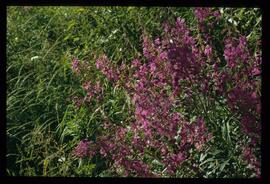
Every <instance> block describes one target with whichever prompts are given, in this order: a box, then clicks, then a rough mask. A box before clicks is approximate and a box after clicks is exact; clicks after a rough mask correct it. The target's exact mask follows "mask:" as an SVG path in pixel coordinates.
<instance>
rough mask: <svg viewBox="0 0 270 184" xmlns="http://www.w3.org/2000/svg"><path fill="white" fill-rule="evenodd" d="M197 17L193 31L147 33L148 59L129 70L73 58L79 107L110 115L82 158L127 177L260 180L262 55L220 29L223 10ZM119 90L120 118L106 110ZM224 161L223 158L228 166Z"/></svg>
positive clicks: (104, 60) (179, 23)
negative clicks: (250, 175)
mask: <svg viewBox="0 0 270 184" xmlns="http://www.w3.org/2000/svg"><path fill="white" fill-rule="evenodd" d="M194 15H195V17H196V18H197V23H198V26H197V29H195V30H191V29H190V28H188V26H187V25H186V22H185V20H184V19H181V18H177V20H176V22H175V26H172V25H170V24H169V23H168V22H166V21H165V22H163V29H164V32H163V33H162V35H161V36H156V37H155V38H154V39H151V38H150V35H148V34H147V32H146V31H144V32H143V36H142V38H143V56H142V57H139V58H135V59H133V60H132V61H131V62H130V63H124V62H122V63H117V64H116V63H113V62H112V61H111V60H110V59H109V58H108V57H107V56H106V55H104V54H103V55H101V56H100V57H95V58H94V60H96V62H95V64H94V63H88V62H85V61H84V62H79V61H78V60H77V59H74V60H73V63H72V68H73V71H74V72H75V73H76V74H77V75H78V76H79V77H82V78H83V82H84V83H83V88H84V90H85V92H86V95H85V96H84V97H77V98H76V99H74V100H75V103H76V104H77V106H78V107H80V106H81V105H82V104H85V105H87V106H88V107H89V109H90V111H91V109H92V108H91V106H93V105H98V106H100V107H104V111H102V110H100V112H101V113H102V116H101V118H100V119H99V122H100V127H99V128H97V131H96V133H95V136H93V138H92V139H91V140H84V141H83V142H80V143H79V144H78V146H77V148H76V150H75V155H77V156H80V157H90V158H92V157H95V156H97V155H100V156H102V157H103V158H104V159H105V160H106V164H107V168H108V169H109V170H110V172H112V175H119V176H140V177H159V176H175V177H178V176H182V177H200V176H204V177H217V176H224V177H239V176H240V177H243V176H244V175H243V173H241V169H239V167H240V168H241V167H244V165H245V164H249V166H250V168H251V170H254V171H255V172H256V176H257V177H259V176H260V161H259V160H260V156H259V154H260V149H259V147H260V145H259V143H260V107H261V104H260V95H261V94H260V77H259V76H260V71H261V69H260V65H261V53H260V49H257V50H255V51H254V50H251V49H250V48H249V47H248V41H247V38H246V37H245V36H243V35H240V34H238V33H237V32H232V30H231V29H230V27H229V26H228V27H226V26H224V24H220V22H222V21H224V20H223V19H224V17H223V15H222V14H221V13H220V11H219V10H213V9H211V8H195V9H194ZM213 28H215V29H213ZM220 32H221V33H222V35H221V36H219V37H216V36H217V35H218V34H219V33H220ZM221 38H222V39H221ZM152 40H153V41H152ZM95 68H96V69H98V70H99V71H100V72H101V73H102V74H103V76H104V77H105V78H100V75H99V74H97V73H95V72H92V71H94V70H96V69H95ZM112 89H113V90H114V91H116V93H119V94H124V95H119V96H123V97H125V98H120V99H119V98H118V99H117V100H116V102H115V103H116V104H117V105H116V106H118V107H119V106H121V104H122V106H123V109H125V108H126V104H129V105H128V108H127V109H126V111H125V113H123V112H124V111H121V112H119V113H118V114H120V117H118V118H111V116H112V114H107V113H108V111H106V106H107V105H108V100H109V99H110V95H109V94H108V93H107V91H110V90H112ZM220 109H222V110H220ZM225 111H226V113H225V114H224V112H225ZM114 115H116V113H115V114H114ZM112 119H113V121H112ZM115 119H119V121H118V122H117V121H115ZM230 121H233V123H231V122H230ZM221 122H222V123H223V124H224V125H223V124H222V123H221ZM230 123H231V126H232V128H233V129H234V132H233V133H232V132H230ZM239 137H242V138H243V139H239ZM243 140H244V141H243ZM85 145H86V146H85ZM222 146H223V147H224V146H225V147H226V149H225V150H222ZM207 152H210V154H207ZM218 153H221V154H222V155H223V156H224V155H225V158H223V160H222V161H223V162H222V163H220V164H217V163H215V162H217V160H218V159H215V157H216V158H218V157H219V156H218ZM211 154H212V158H211V157H210V158H209V157H208V158H207V159H204V158H206V155H211ZM226 155H227V156H226ZM220 160H221V159H219V161H220ZM213 161H214V162H213ZM235 163H237V165H238V166H235ZM205 165H207V166H208V167H207V168H205ZM225 167H226V168H225ZM229 168H230V169H229ZM207 170H210V172H207ZM251 170H249V171H245V172H250V171H251ZM230 173H234V174H232V175H230Z"/></svg>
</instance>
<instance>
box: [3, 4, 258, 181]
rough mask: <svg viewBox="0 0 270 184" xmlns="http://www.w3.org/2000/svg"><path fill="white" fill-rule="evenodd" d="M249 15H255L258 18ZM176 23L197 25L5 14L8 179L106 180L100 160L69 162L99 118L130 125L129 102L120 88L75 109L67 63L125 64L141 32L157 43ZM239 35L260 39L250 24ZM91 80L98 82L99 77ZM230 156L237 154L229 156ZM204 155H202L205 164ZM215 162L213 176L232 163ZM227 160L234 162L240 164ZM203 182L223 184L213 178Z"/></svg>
mask: <svg viewBox="0 0 270 184" xmlns="http://www.w3.org/2000/svg"><path fill="white" fill-rule="evenodd" d="M250 12H251V13H253V12H255V14H256V15H257V14H258V11H250ZM225 13H226V11H225ZM237 13H238V14H239V17H240V18H241V17H245V16H244V15H242V14H243V11H238V12H237V11H235V12H234V14H237ZM234 14H230V13H228V14H227V16H232V15H234ZM238 14H237V15H238ZM178 16H181V17H183V18H185V19H186V22H188V24H190V25H192V24H195V20H194V17H193V16H192V9H190V8H139V7H126V8H125V7H32V8H30V9H25V8H24V7H8V9H7V70H6V72H7V173H8V175H22V176H37V175H38V176H98V175H100V176H109V175H110V173H109V171H106V166H105V164H104V163H103V161H102V159H101V158H94V159H92V160H89V159H88V160H87V159H86V160H80V159H78V158H75V157H74V156H73V155H72V151H73V149H74V147H75V145H76V144H77V142H78V141H79V140H81V139H84V138H86V137H87V136H94V137H95V134H96V133H98V126H99V124H100V123H101V122H102V120H103V119H104V118H109V119H110V120H112V121H113V122H115V123H117V122H121V121H123V120H124V119H125V118H129V117H128V112H127V109H129V108H128V107H130V101H129V100H128V98H127V97H126V94H125V93H123V91H122V90H121V89H111V87H110V85H107V87H106V96H105V99H104V101H105V102H106V103H104V104H103V106H98V105H97V104H93V106H92V107H91V108H87V107H85V106H83V107H82V108H80V109H77V108H76V107H75V106H74V104H72V102H70V100H69V97H70V96H71V95H72V94H82V93H83V92H82V89H81V86H80V81H79V79H78V78H76V77H75V76H74V75H73V74H72V71H71V69H70V66H71V60H72V58H73V57H78V58H79V59H80V60H86V61H88V62H90V63H93V62H94V61H93V59H92V56H93V54H97V55H98V54H101V53H105V54H106V55H107V56H108V57H110V59H112V60H113V61H114V62H117V63H121V62H127V63H128V62H130V61H131V60H132V59H133V58H134V57H135V56H138V55H140V54H141V53H142V45H141V42H142V38H141V34H142V32H143V31H144V30H146V31H147V32H148V33H149V34H151V35H152V36H158V35H160V34H161V33H162V32H161V29H160V27H161V23H162V22H163V21H164V20H169V21H170V22H173V21H174V19H175V17H178ZM240 21H245V18H243V19H241V20H240ZM251 21H253V22H255V24H253V25H254V26H255V25H258V24H259V23H258V22H260V20H253V19H252V20H251ZM241 28H242V29H240V30H241V31H242V32H243V33H245V34H248V35H250V38H251V39H254V40H255V38H257V37H258V34H259V33H260V30H259V28H258V29H254V31H253V32H248V30H252V29H251V28H250V25H245V26H243V27H241ZM91 75H93V76H98V77H99V78H100V79H102V80H103V78H102V77H101V75H100V74H99V73H98V72H96V73H93V74H91ZM221 111H222V110H221ZM224 113H226V112H224ZM225 116H226V115H225ZM213 117H215V116H213ZM221 121H222V120H221ZM230 122H231V121H230V119H227V120H226V122H224V127H220V128H221V129H222V130H221V131H223V132H224V136H223V137H224V138H225V142H226V141H228V140H229V139H230V138H229V136H230V134H226V132H227V131H228V129H229V128H230V127H229V126H231V123H230ZM226 123H227V124H226ZM225 124H226V126H225ZM226 128H227V129H226ZM231 128H232V127H231ZM234 128H237V127H234ZM222 135H223V134H222ZM223 145H224V144H221V145H220V147H218V148H217V150H219V149H222V146H223ZM209 153H210V152H209ZM223 153H224V152H223ZM217 154H218V153H217ZM227 154H230V155H234V154H233V153H230V152H229V151H228V153H227ZM209 155H210V154H208V156H209ZM208 156H207V155H202V157H204V158H205V160H206V159H207V158H208ZM209 157H210V156H209ZM216 158H217V159H216V160H217V161H223V163H222V164H223V165H222V164H221V167H220V168H217V169H221V170H226V169H227V172H229V167H226V164H227V163H229V162H230V161H228V160H226V159H223V158H224V155H220V156H217V157H216ZM226 158H227V157H226ZM59 159H60V160H59ZM230 159H231V161H232V162H234V161H233V159H237V158H233V157H230ZM216 160H215V161H213V160H210V161H211V162H212V161H213V163H214V162H216ZM210 161H209V162H210ZM239 162H240V161H239ZM205 163H206V165H207V162H206V161H205ZM239 164H241V163H239ZM208 166H209V167H210V166H211V165H208ZM219 166H220V164H219ZM202 167H203V165H202ZM211 167H215V165H214V164H213V165H212V166H211ZM242 171H243V170H239V173H238V174H239V175H241V173H240V172H242ZM246 172H249V171H248V170H247V171H246ZM100 173H102V174H100ZM225 173H226V172H225ZM246 174H247V173H246ZM206 175H207V176H209V177H220V176H219V175H218V176H216V175H214V174H213V175H211V173H206ZM247 175H248V174H247ZM222 177H226V175H223V176H222ZM227 177H230V176H229V175H228V176H227Z"/></svg>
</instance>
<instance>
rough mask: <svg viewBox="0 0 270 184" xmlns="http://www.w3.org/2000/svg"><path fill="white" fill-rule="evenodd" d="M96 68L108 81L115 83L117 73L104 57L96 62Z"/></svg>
mask: <svg viewBox="0 0 270 184" xmlns="http://www.w3.org/2000/svg"><path fill="white" fill-rule="evenodd" d="M96 67H97V69H99V70H100V71H101V72H102V73H103V74H104V75H105V76H106V77H107V78H108V79H109V80H112V81H117V80H118V79H119V71H118V70H117V69H116V68H115V67H113V65H112V63H111V62H110V61H109V59H108V58H107V56H106V55H102V56H101V57H99V58H98V59H97V60H96Z"/></svg>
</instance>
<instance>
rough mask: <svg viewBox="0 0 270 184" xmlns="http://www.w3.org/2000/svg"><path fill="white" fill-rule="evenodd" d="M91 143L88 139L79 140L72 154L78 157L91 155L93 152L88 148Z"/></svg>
mask: <svg viewBox="0 0 270 184" xmlns="http://www.w3.org/2000/svg"><path fill="white" fill-rule="evenodd" d="M91 143H92V142H91V141H88V140H82V141H80V142H79V143H78V145H77V146H76V148H75V150H74V155H76V156H77V157H80V158H84V157H89V156H90V157H92V156H93V155H94V154H95V153H94V152H93V149H90V145H91Z"/></svg>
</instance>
